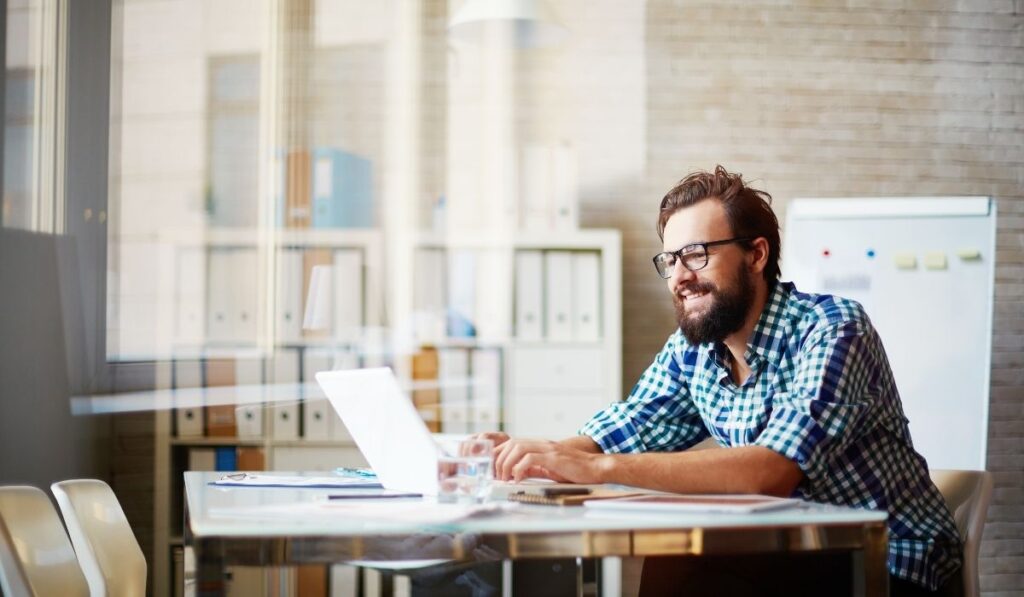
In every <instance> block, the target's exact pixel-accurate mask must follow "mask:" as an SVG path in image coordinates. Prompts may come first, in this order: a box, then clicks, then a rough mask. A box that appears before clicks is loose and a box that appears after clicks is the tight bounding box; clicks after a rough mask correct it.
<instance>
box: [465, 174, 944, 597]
mask: <svg viewBox="0 0 1024 597" xmlns="http://www.w3.org/2000/svg"><path fill="white" fill-rule="evenodd" d="M770 202H771V197H770V196H769V195H768V194H767V193H765V192H763V191H759V190H757V189H754V188H752V187H749V186H747V185H746V184H745V183H744V182H743V178H742V176H740V175H739V174H731V173H729V172H727V171H726V170H725V169H724V168H722V167H721V166H718V167H717V168H716V169H715V170H714V172H695V173H693V174H690V175H688V176H687V177H686V178H684V179H683V180H682V181H680V182H679V184H678V185H676V186H675V187H674V188H673V189H672V190H670V191H669V192H668V194H667V195H665V197H664V198H663V199H662V201H661V208H660V211H659V214H658V234H659V236H660V237H661V239H662V242H663V252H662V253H659V254H658V255H656V256H655V257H654V266H655V269H656V270H657V273H658V274H659V275H660V276H661V277H662V278H664V279H665V281H666V284H667V286H668V291H669V294H670V295H671V297H672V301H673V303H674V305H675V312H676V318H677V320H678V323H679V328H678V329H677V330H676V331H675V332H674V333H672V335H670V336H669V338H668V341H667V342H666V343H665V346H664V347H663V348H662V349H661V351H660V352H659V353H658V354H657V355H656V356H655V357H654V362H653V363H651V365H650V366H649V367H648V368H647V370H646V371H645V372H644V373H643V375H642V376H641V377H640V380H639V381H638V382H637V384H636V386H635V387H634V388H633V390H632V391H631V392H630V395H629V397H628V398H627V399H626V400H625V401H623V402H620V403H616V404H613V405H611V406H609V407H608V408H606V409H605V410H603V411H601V412H599V413H597V414H596V415H594V417H593V418H591V419H590V421H588V422H587V423H586V424H585V425H584V426H583V427H582V428H581V429H580V432H579V435H578V436H576V437H573V438H570V439H566V440H563V441H560V442H551V441H538V440H527V439H511V438H509V437H508V436H507V435H506V434H503V433H489V434H483V435H484V436H485V437H489V438H491V439H493V440H495V444H496V445H497V448H496V455H495V474H496V476H497V477H499V478H501V479H505V480H508V479H513V480H516V481H519V480H522V479H523V478H525V477H531V476H542V477H549V478H552V479H555V480H559V481H569V482H575V483H620V484H623V485H631V486H634V487H643V488H650V489H658V490H664V491H671V492H679V493H749V494H767V495H776V496H786V497H790V496H794V497H799V498H802V499H804V500H809V501H815V502H823V503H830V504H837V505H842V506H851V507H854V508H871V509H881V510H886V511H888V512H889V515H890V516H889V522H888V534H889V557H888V568H889V572H890V587H891V592H892V594H894V595H916V594H934V593H936V592H939V593H941V594H958V592H959V591H960V589H961V586H962V585H961V582H962V581H961V577H960V567H961V561H962V546H961V542H960V538H959V536H958V534H957V530H956V527H955V525H954V522H953V519H952V517H951V515H950V513H949V510H948V509H947V507H946V505H945V502H944V501H943V498H942V496H941V495H940V494H939V492H938V490H937V489H936V487H935V485H934V484H933V483H932V482H931V480H930V477H929V474H928V466H927V463H926V462H925V460H924V458H923V457H922V456H921V455H920V454H918V453H917V452H916V451H915V450H914V447H913V443H912V441H911V438H910V431H909V428H908V421H907V418H906V417H905V416H904V414H903V407H902V404H901V402H900V397H899V393H898V392H897V390H896V384H895V382H894V380H893V376H892V371H891V369H890V367H889V362H888V359H887V357H886V354H885V351H884V349H883V347H882V342H881V340H880V339H879V337H878V334H877V333H876V331H875V329H874V327H873V326H872V325H871V321H870V320H869V319H868V316H867V315H866V314H865V313H864V310H863V308H862V307H861V306H860V305H859V304H858V303H856V302H854V301H851V300H847V299H843V298H839V297H835V296H829V295H815V294H807V293H802V292H800V291H798V290H797V289H796V288H795V287H794V285H793V284H791V283H787V282H781V281H779V253H780V241H779V224H778V219H777V218H776V216H775V214H774V213H773V211H772V208H771V205H770ZM709 437H710V438H713V439H714V441H715V442H716V443H717V444H718V445H719V446H721V447H722V448H724V449H718V450H691V451H685V450H686V449H687V448H690V447H692V446H694V445H696V444H697V443H699V442H701V441H702V440H704V439H706V438H709ZM849 579H850V569H849V562H848V560H837V559H836V558H835V557H831V558H830V557H829V556H828V555H827V554H826V555H824V556H817V557H816V558H815V559H813V560H812V559H810V558H809V557H808V556H800V557H797V556H790V557H788V558H777V559H765V558H757V559H755V558H752V557H746V558H745V557H730V558H718V561H715V559H714V558H711V559H710V560H709V559H706V558H689V559H685V558H648V559H647V561H646V562H645V564H644V573H643V578H642V582H641V590H642V593H643V594H653V593H665V594H686V595H690V594H717V595H735V594H741V593H747V594H756V595H763V594H773V593H772V591H778V592H779V593H780V594H786V595H793V594H801V593H806V594H829V595H834V594H841V593H842V592H843V590H845V592H846V593H847V594H848V593H849V591H850V587H851V581H850V580H849ZM828 587H833V588H828Z"/></svg>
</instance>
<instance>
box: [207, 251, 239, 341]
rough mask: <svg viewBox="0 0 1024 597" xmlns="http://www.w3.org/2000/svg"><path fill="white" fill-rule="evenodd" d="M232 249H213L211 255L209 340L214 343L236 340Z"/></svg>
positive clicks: (208, 298)
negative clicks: (233, 324)
mask: <svg viewBox="0 0 1024 597" xmlns="http://www.w3.org/2000/svg"><path fill="white" fill-rule="evenodd" d="M231 253H232V251H231V250H230V249H220V248H216V249H211V250H210V256H209V272H210V276H209V294H208V296H207V301H206V304H207V312H206V315H207V320H206V336H207V340H209V341H210V342H211V343H214V344H226V343H231V342H233V341H234V330H233V326H232V316H231V314H232V312H233V310H234V305H232V302H231V301H232V296H231V286H232V283H233V281H234V274H233V273H232V271H231V270H232V267H233V265H234V264H233V263H232V255H231Z"/></svg>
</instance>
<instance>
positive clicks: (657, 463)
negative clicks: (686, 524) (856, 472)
mask: <svg viewBox="0 0 1024 597" xmlns="http://www.w3.org/2000/svg"><path fill="white" fill-rule="evenodd" d="M588 439H589V438H588ZM591 443H593V441H592V440H591ZM594 445H596V444H594ZM598 466H599V467H601V468H602V475H601V477H602V480H604V481H605V482H606V483H620V484H622V485H631V486H633V487H643V488H647V489H658V490H662V491H671V492H676V493H760V494H766V495H777V496H783V497H788V496H789V495H791V494H792V493H793V490H794V489H796V487H797V485H799V484H800V481H802V480H803V472H802V471H801V470H800V468H799V467H798V466H797V465H796V463H794V462H792V461H791V460H789V459H787V458H786V457H784V456H782V455H781V454H778V453H776V452H773V451H772V450H769V449H768V448H762V447H760V446H745V447H739V448H724V449H720V450H694V451H689V452H674V453H645V454H614V455H608V456H607V457H605V458H603V459H601V463H600V464H599V465H598Z"/></svg>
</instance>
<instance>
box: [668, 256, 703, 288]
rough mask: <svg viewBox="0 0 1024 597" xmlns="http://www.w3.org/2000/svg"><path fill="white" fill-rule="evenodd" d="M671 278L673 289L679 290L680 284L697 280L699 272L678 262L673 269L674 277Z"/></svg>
mask: <svg viewBox="0 0 1024 597" xmlns="http://www.w3.org/2000/svg"><path fill="white" fill-rule="evenodd" d="M670 279H671V280H672V290H673V291H674V290H678V289H679V287H680V286H683V285H685V284H689V283H690V282H693V281H694V280H696V279H697V273H696V272H692V271H690V270H689V269H687V268H686V267H684V266H683V264H682V263H676V266H675V268H674V269H673V270H672V277H671V278H670Z"/></svg>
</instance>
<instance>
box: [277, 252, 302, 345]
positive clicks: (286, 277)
mask: <svg viewBox="0 0 1024 597" xmlns="http://www.w3.org/2000/svg"><path fill="white" fill-rule="evenodd" d="M275 324H276V326H277V338H278V340H279V342H280V343H283V344H295V343H298V342H300V341H301V340H302V250H301V249H294V248H288V249H283V250H281V252H279V253H278V255H277V306H276V317H275Z"/></svg>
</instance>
